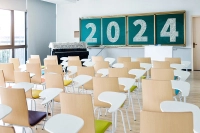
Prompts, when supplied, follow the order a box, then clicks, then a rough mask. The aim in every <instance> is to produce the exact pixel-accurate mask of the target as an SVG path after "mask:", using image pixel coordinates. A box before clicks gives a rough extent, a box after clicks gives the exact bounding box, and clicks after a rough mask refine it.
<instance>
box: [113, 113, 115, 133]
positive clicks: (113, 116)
mask: <svg viewBox="0 0 200 133" xmlns="http://www.w3.org/2000/svg"><path fill="white" fill-rule="evenodd" d="M114 132H115V112H113V113H112V133H114Z"/></svg>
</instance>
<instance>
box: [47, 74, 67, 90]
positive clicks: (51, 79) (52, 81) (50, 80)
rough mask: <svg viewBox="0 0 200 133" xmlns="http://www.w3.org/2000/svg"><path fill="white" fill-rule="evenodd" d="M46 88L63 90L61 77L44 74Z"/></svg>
mask: <svg viewBox="0 0 200 133" xmlns="http://www.w3.org/2000/svg"><path fill="white" fill-rule="evenodd" d="M45 83H46V88H47V89H48V88H61V89H64V81H63V76H62V75H61V74H58V73H45Z"/></svg>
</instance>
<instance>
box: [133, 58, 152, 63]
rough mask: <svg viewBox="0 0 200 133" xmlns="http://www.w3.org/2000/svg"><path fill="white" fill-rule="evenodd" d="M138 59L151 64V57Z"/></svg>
mask: <svg viewBox="0 0 200 133" xmlns="http://www.w3.org/2000/svg"><path fill="white" fill-rule="evenodd" d="M136 60H137V61H139V62H140V63H149V64H151V57H143V58H137V59H136Z"/></svg>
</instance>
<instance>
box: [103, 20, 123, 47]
mask: <svg viewBox="0 0 200 133" xmlns="http://www.w3.org/2000/svg"><path fill="white" fill-rule="evenodd" d="M102 29H103V31H102V34H103V43H102V44H103V45H125V44H126V17H116V18H115V17H113V18H102Z"/></svg>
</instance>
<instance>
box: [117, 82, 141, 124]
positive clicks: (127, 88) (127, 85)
mask: <svg viewBox="0 0 200 133" xmlns="http://www.w3.org/2000/svg"><path fill="white" fill-rule="evenodd" d="M118 82H119V84H120V85H123V86H124V91H128V107H129V106H130V105H131V107H132V111H133V117H134V120H136V116H135V111H134V106H133V99H132V97H131V94H130V89H131V87H132V86H133V85H134V84H135V79H132V78H118ZM138 103H139V106H140V101H139V98H138Z"/></svg>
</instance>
